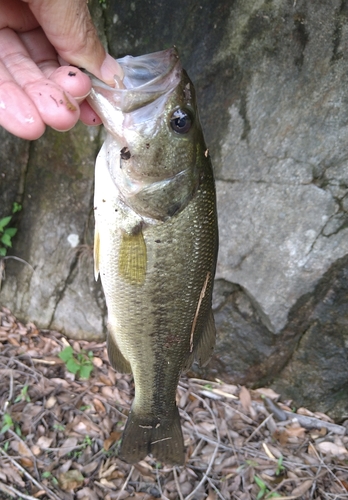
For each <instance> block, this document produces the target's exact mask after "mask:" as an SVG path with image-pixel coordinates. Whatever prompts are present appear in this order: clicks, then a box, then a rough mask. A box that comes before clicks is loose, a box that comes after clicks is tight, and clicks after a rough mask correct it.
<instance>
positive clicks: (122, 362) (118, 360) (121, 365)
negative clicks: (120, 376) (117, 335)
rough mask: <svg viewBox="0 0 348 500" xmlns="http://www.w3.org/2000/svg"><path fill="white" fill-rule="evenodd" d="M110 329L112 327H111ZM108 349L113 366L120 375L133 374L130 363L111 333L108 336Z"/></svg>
mask: <svg viewBox="0 0 348 500" xmlns="http://www.w3.org/2000/svg"><path fill="white" fill-rule="evenodd" d="M109 328H110V326H109ZM106 348H107V351H108V356H109V361H110V364H111V366H112V367H113V368H114V369H115V370H116V371H117V372H119V373H132V368H131V365H130V363H129V362H128V361H127V360H126V358H125V357H124V356H123V354H122V352H121V351H120V349H119V347H118V345H117V344H116V342H115V341H114V339H113V338H112V335H111V333H108V334H107V338H106Z"/></svg>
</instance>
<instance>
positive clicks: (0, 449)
mask: <svg viewBox="0 0 348 500" xmlns="http://www.w3.org/2000/svg"><path fill="white" fill-rule="evenodd" d="M0 453H2V455H4V457H6V458H7V460H9V461H10V462H11V463H12V464H13V465H14V466H15V467H17V469H19V470H20V471H21V472H22V473H23V474H24V475H25V476H26V477H27V478H28V479H29V481H31V482H32V483H33V484H35V486H37V488H39V490H45V491H46V493H47V495H48V496H49V497H50V498H53V500H61V499H60V498H59V497H57V495H56V494H55V493H53V491H51V490H50V489H49V488H47V486H45V485H43V484H40V483H39V482H38V481H36V479H35V478H34V477H33V476H32V475H31V474H29V472H27V471H26V470H25V469H24V467H22V466H21V465H20V464H19V463H18V462H17V461H16V460H14V458H12V457H11V456H10V455H8V454H7V453H6V451H5V450H3V449H2V448H0Z"/></svg>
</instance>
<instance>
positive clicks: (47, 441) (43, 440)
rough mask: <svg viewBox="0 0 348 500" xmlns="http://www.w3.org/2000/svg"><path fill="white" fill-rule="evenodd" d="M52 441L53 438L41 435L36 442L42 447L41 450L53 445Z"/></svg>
mask: <svg viewBox="0 0 348 500" xmlns="http://www.w3.org/2000/svg"><path fill="white" fill-rule="evenodd" d="M52 441H53V438H49V437H46V436H41V437H39V439H38V440H37V443H36V444H37V446H39V447H40V448H41V450H46V449H47V448H49V447H50V446H51V444H52ZM33 453H34V452H33Z"/></svg>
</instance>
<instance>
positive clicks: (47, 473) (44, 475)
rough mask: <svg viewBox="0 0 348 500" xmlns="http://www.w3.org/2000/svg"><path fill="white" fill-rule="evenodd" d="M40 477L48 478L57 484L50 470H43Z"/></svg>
mask: <svg viewBox="0 0 348 500" xmlns="http://www.w3.org/2000/svg"><path fill="white" fill-rule="evenodd" d="M42 478H43V479H49V480H50V481H51V482H52V484H54V485H57V484H58V479H56V478H55V477H54V476H53V475H52V472H50V471H49V470H46V471H45V472H43V473H42Z"/></svg>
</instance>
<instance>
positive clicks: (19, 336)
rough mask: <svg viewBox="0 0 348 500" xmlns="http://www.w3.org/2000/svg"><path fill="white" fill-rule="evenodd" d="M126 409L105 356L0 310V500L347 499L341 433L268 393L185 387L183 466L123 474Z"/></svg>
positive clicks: (126, 468) (154, 465) (95, 347)
mask: <svg viewBox="0 0 348 500" xmlns="http://www.w3.org/2000/svg"><path fill="white" fill-rule="evenodd" d="M69 346H71V348H69V349H67V347H69ZM62 351H64V353H63V355H62V357H63V359H61V358H60V357H59V354H60V353H61V352H62ZM68 368H69V369H70V370H72V371H75V372H76V374H73V373H71V372H69V371H68ZM84 376H85V377H88V378H85V379H84V378H83V377H84ZM132 397H133V383H132V379H131V377H129V376H124V375H120V374H118V373H116V372H115V371H114V370H113V369H112V368H111V367H110V364H109V361H108V357H107V353H106V349H105V344H103V343H96V342H85V341H80V342H76V341H67V340H66V338H65V337H64V336H63V335H61V334H60V333H58V332H54V331H47V330H44V331H43V330H39V329H38V328H36V326H35V325H34V324H32V323H29V324H27V325H24V324H21V323H20V322H19V321H17V320H16V318H15V317H14V316H13V315H11V313H10V311H9V310H7V309H6V308H3V309H2V310H0V499H12V498H15V499H21V498H22V499H31V500H33V499H41V500H47V499H54V500H73V499H78V500H87V499H88V500H99V499H104V500H113V499H117V500H125V499H143V500H153V499H156V498H158V499H163V500H166V499H170V500H174V499H175V500H176V499H179V500H184V499H185V500H194V499H196V500H201V499H208V500H217V499H221V500H227V499H230V498H231V499H240V500H261V499H267V498H272V499H276V498H288V499H289V498H291V499H297V498H298V499H304V500H307V499H308V500H310V499H313V500H315V499H317V500H319V499H320V500H322V499H341V498H348V451H347V449H348V431H347V428H348V425H347V423H346V422H343V423H342V425H337V424H334V423H333V422H332V421H331V420H330V419H329V418H328V417H327V416H326V415H323V414H318V413H311V412H310V411H308V410H307V409H305V408H298V409H296V410H297V411H296V413H295V412H294V410H295V409H294V408H292V407H291V401H284V402H280V401H279V395H277V394H275V393H274V392H273V391H271V390H270V389H267V388H265V389H258V390H257V391H251V390H248V389H246V388H245V387H237V386H233V385H229V384H225V383H223V381H220V380H215V381H206V380H200V379H195V378H189V377H183V378H182V379H181V381H180V384H179V388H178V405H179V408H180V414H181V418H182V427H183V433H184V439H185V445H186V464H185V466H183V467H171V466H169V465H166V464H163V463H159V462H157V461H156V460H155V458H151V457H147V458H146V459H145V460H143V461H141V462H139V463H138V464H135V465H128V464H126V463H124V462H122V461H121V460H120V459H119V458H118V456H117V452H118V447H119V442H120V439H121V437H122V429H123V426H124V424H125V421H126V418H127V412H128V410H129V407H130V404H131V401H132Z"/></svg>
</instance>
